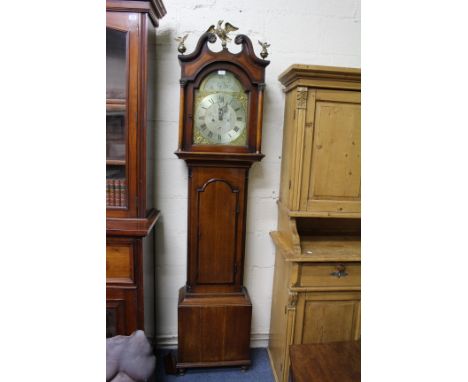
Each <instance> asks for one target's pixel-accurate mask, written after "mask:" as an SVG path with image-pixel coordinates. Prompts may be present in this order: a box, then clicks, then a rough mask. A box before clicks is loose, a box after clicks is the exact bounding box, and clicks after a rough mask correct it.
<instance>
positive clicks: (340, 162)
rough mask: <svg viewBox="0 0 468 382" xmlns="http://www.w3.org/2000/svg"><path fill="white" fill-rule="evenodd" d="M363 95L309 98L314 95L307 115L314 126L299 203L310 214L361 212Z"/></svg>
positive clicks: (319, 94) (325, 92) (320, 93)
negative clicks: (361, 102) (361, 96)
mask: <svg viewBox="0 0 468 382" xmlns="http://www.w3.org/2000/svg"><path fill="white" fill-rule="evenodd" d="M309 93H311V92H310V91H309ZM360 94H361V93H360V92H355V91H335V90H316V91H314V92H313V93H312V94H309V98H312V97H313V96H314V95H315V103H314V105H313V106H312V105H311V102H309V103H308V104H309V105H308V108H310V107H313V108H314V110H308V111H307V114H308V115H309V116H310V119H311V120H312V121H313V124H310V125H308V126H307V125H306V127H305V130H306V132H305V133H306V134H309V139H308V140H306V142H305V145H304V162H303V165H302V168H303V172H302V173H303V179H302V187H301V188H302V190H301V191H303V192H301V203H300V204H301V209H303V210H304V209H305V210H306V211H307V212H312V213H316V212H329V213H360V211H361V105H360ZM309 101H310V100H309ZM307 129H309V131H307ZM304 186H305V187H304Z"/></svg>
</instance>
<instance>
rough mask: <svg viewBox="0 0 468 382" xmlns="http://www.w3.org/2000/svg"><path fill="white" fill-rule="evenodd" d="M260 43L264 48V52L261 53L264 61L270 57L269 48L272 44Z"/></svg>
mask: <svg viewBox="0 0 468 382" xmlns="http://www.w3.org/2000/svg"><path fill="white" fill-rule="evenodd" d="M258 43H259V44H260V46H261V47H262V51H261V52H260V56H262V58H263V59H265V58H267V57H268V50H267V48H269V47H270V44H268V43H267V42H266V41H265V42H261V41H258Z"/></svg>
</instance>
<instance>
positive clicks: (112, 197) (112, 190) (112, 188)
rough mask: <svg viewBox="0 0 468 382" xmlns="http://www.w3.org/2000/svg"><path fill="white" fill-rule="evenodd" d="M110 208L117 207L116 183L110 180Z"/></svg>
mask: <svg viewBox="0 0 468 382" xmlns="http://www.w3.org/2000/svg"><path fill="white" fill-rule="evenodd" d="M109 206H111V207H113V206H115V182H114V179H109Z"/></svg>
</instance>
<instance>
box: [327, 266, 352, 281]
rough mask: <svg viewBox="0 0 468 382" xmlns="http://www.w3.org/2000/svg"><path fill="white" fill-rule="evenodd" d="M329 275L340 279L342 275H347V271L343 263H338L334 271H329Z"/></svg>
mask: <svg viewBox="0 0 468 382" xmlns="http://www.w3.org/2000/svg"><path fill="white" fill-rule="evenodd" d="M330 275H331V276H335V277H338V278H339V279H341V278H342V277H345V276H348V272H346V267H345V266H344V264H340V265H337V266H336V271H335V272H332V273H330Z"/></svg>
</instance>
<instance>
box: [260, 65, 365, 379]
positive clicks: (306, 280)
mask: <svg viewBox="0 0 468 382" xmlns="http://www.w3.org/2000/svg"><path fill="white" fill-rule="evenodd" d="M279 79H280V81H281V82H282V84H283V85H284V87H285V93H286V108H285V121H284V130H283V153H282V167H281V184H280V198H279V201H278V229H277V231H274V232H271V237H272V240H273V242H274V244H275V248H276V261H275V274H274V281H273V300H272V310H271V323H270V341H269V346H268V353H269V356H270V361H271V364H272V369H273V374H274V376H275V379H276V381H281V382H287V381H288V378H289V369H290V360H289V346H290V345H292V344H307V343H323V342H335V341H351V340H358V339H359V338H360V326H361V295H360V293H361V292H360V291H361V249H360V246H361V219H360V70H359V69H349V68H334V67H322V66H308V65H293V66H291V67H290V68H288V69H287V70H286V71H285V72H284V73H282V74H281V75H280V77H279Z"/></svg>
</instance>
